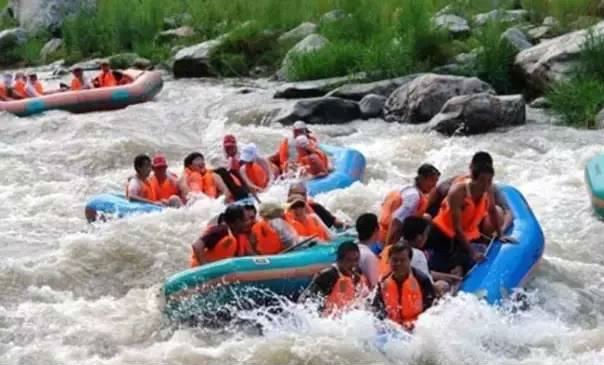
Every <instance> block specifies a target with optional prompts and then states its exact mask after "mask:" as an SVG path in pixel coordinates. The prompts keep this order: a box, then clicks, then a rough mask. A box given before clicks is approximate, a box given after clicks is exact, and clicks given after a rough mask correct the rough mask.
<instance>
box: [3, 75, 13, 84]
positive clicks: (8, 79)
mask: <svg viewBox="0 0 604 365" xmlns="http://www.w3.org/2000/svg"><path fill="white" fill-rule="evenodd" d="M2 79H3V80H4V83H6V84H10V83H11V82H12V81H13V75H12V74H9V73H5V74H4V75H3V78H2Z"/></svg>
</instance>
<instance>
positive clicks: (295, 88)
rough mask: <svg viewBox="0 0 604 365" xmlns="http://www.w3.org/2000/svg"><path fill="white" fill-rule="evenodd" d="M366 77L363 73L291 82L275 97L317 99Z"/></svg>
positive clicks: (279, 90) (276, 93)
mask: <svg viewBox="0 0 604 365" xmlns="http://www.w3.org/2000/svg"><path fill="white" fill-rule="evenodd" d="M365 77H366V75H365V74H364V73H361V74H357V75H353V76H352V77H349V76H342V77H332V78H329V79H322V80H313V81H301V82H290V83H287V84H284V85H283V86H280V87H279V88H278V89H277V91H276V92H275V95H274V97H275V98H277V99H298V98H315V97H319V96H324V95H325V94H327V93H328V92H330V91H331V90H333V89H335V88H337V87H339V86H341V85H344V84H346V83H348V82H352V81H356V80H363V79H364V78H365Z"/></svg>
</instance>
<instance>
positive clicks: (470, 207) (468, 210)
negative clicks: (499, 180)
mask: <svg viewBox="0 0 604 365" xmlns="http://www.w3.org/2000/svg"><path fill="white" fill-rule="evenodd" d="M488 207H489V197H488V194H487V193H485V194H483V196H482V197H481V198H480V200H479V201H478V203H475V202H474V199H472V195H471V194H470V192H469V185H468V184H466V196H465V198H464V202H463V207H462V210H461V227H462V229H463V232H464V235H465V238H466V240H468V241H472V240H476V239H478V238H479V237H480V227H479V226H480V222H481V221H482V219H483V218H484V217H485V216H486V215H487V210H488ZM433 223H434V224H435V225H436V226H437V227H438V228H439V229H440V230H441V231H442V233H444V234H445V235H446V236H447V237H449V238H453V237H455V226H454V225H453V214H452V212H451V207H450V206H449V199H445V200H444V201H443V203H442V205H441V207H440V210H439V211H438V214H437V215H436V217H435V218H434V220H433Z"/></svg>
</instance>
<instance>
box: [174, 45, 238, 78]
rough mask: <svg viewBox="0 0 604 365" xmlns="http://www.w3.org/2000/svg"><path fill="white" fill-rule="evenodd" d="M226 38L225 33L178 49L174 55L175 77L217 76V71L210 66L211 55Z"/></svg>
mask: <svg viewBox="0 0 604 365" xmlns="http://www.w3.org/2000/svg"><path fill="white" fill-rule="evenodd" d="M225 38H226V36H224V35H223V36H221V37H218V38H216V39H212V40H209V41H205V42H203V43H200V44H196V45H194V46H191V47H185V48H183V49H181V50H180V51H178V52H177V53H176V55H175V56H174V63H173V65H172V71H173V72H174V77H207V76H216V73H215V72H214V71H212V68H211V67H210V56H211V54H212V52H213V51H214V50H215V49H216V48H217V47H219V46H220V45H221V44H222V42H223V41H224V39H225Z"/></svg>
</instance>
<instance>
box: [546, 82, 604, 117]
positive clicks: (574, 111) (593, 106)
mask: <svg viewBox="0 0 604 365" xmlns="http://www.w3.org/2000/svg"><path fill="white" fill-rule="evenodd" d="M602 95H604V82H603V81H601V80H598V79H587V78H580V77H576V78H573V79H572V80H570V81H567V82H562V83H559V84H557V85H555V86H554V87H553V88H551V90H549V92H548V93H547V98H548V100H549V101H550V102H551V104H552V108H553V109H554V110H555V111H556V112H558V113H559V114H560V115H561V116H562V117H563V122H564V123H565V124H568V125H572V126H576V127H584V128H593V127H594V122H595V117H596V115H597V114H598V112H599V111H600V110H601V109H602V107H604V99H603V98H602Z"/></svg>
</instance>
